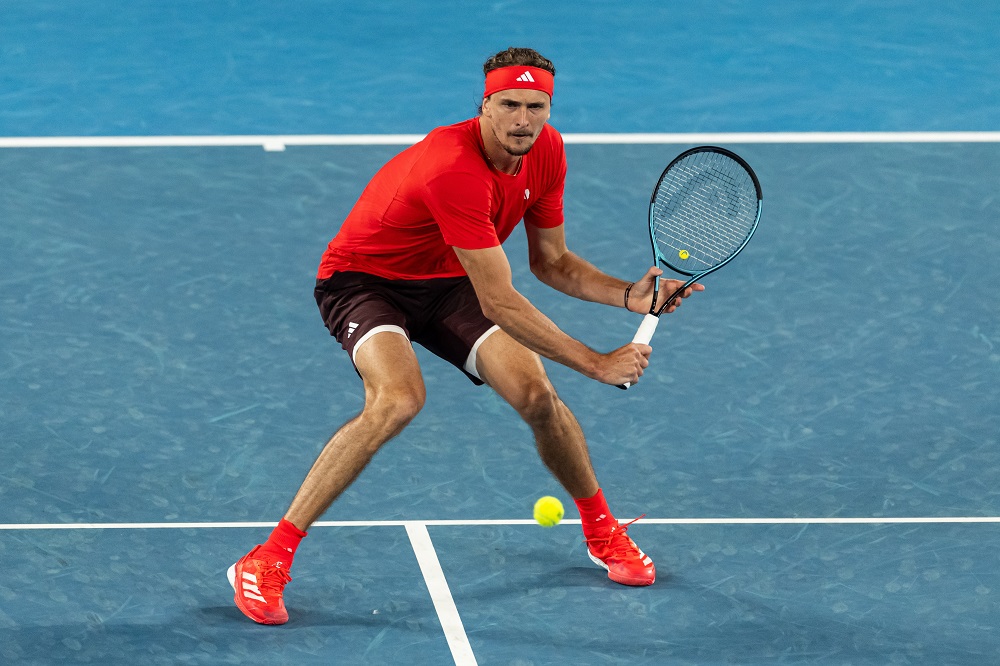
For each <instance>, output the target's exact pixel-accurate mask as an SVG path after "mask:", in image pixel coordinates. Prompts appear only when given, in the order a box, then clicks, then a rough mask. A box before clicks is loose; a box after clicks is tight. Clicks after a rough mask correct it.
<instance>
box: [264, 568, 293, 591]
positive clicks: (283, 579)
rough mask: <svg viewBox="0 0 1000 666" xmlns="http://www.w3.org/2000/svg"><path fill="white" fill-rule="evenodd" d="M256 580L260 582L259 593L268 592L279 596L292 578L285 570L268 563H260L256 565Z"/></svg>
mask: <svg viewBox="0 0 1000 666" xmlns="http://www.w3.org/2000/svg"><path fill="white" fill-rule="evenodd" d="M257 574H258V580H259V581H260V583H259V586H260V591H261V592H262V593H264V592H270V593H272V594H275V595H277V596H279V597H280V596H281V593H282V590H284V588H285V585H287V584H288V583H289V582H290V581H291V580H292V576H291V574H289V573H288V570H287V569H284V568H282V567H281V566H278V565H277V564H271V563H270V562H260V563H259V564H258V565H257Z"/></svg>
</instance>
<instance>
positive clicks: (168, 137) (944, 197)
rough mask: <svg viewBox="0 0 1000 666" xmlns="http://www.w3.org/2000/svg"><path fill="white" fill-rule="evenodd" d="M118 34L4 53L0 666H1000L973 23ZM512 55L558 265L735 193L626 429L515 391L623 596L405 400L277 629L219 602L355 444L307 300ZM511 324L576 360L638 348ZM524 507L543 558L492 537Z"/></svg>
mask: <svg viewBox="0 0 1000 666" xmlns="http://www.w3.org/2000/svg"><path fill="white" fill-rule="evenodd" d="M759 12H760V9H759V8H758V7H756V6H753V5H746V4H745V3H736V2H727V3H721V4H719V3H715V4H713V5H711V6H708V5H701V4H697V3H696V4H689V5H685V6H684V7H670V6H663V5H662V4H661V3H651V2H639V3H632V4H630V5H629V6H628V7H610V6H609V5H607V4H606V3H596V2H583V3H563V2H557V3H551V4H550V5H547V6H545V7H544V8H541V7H540V6H538V5H530V4H526V3H516V2H515V3H509V4H498V5H485V4H484V5H481V6H474V5H469V6H462V5H459V4H453V3H442V4H436V3H427V4H422V3H402V2H387V3H379V4H378V5H374V4H371V5H364V4H361V5H355V6H350V7H347V6H341V5H340V4H339V3H322V2H309V3H262V2H250V3H242V4H232V5H231V4H224V3H213V4H210V5H204V4H203V3H194V2H180V3H172V4H170V5H161V4H159V3H147V2H137V3H131V4H130V5H129V7H128V8H119V7H116V6H114V5H112V4H110V3H107V4H105V3H95V4H93V5H88V6H83V5H77V4H73V3H59V2H51V3H40V4H39V3H34V4H30V5H13V4H11V3H7V4H6V5H5V6H4V14H5V20H4V21H3V22H2V24H0V38H2V40H0V43H2V44H3V47H2V51H0V52H2V53H3V58H2V59H0V81H2V82H3V84H2V87H0V100H3V104H0V174H3V180H2V184H0V265H2V266H3V267H4V270H3V271H2V273H0V312H2V317H0V351H2V353H0V426H2V428H0V433H2V434H0V451H2V452H3V454H4V459H5V461H6V465H5V466H4V468H3V470H0V499H2V503H0V554H2V558H3V561H4V562H5V564H6V570H7V571H8V574H7V577H6V578H5V579H4V580H2V581H0V661H2V662H3V663H11V664H49V663H106V664H133V663H150V664H161V663H162V664H230V663H232V664H328V663H337V664H451V663H454V664H460V665H461V666H468V665H469V664H477V663H478V664H484V665H485V664H508V665H511V666H515V665H516V666H528V665H533V666H539V665H542V664H553V665H559V664H573V663H579V664H626V663H628V664H635V663H638V664H717V663H739V664H761V663H819V664H920V663H926V664H987V663H994V662H997V661H1000V639H998V638H997V636H998V635H1000V574H998V571H1000V554H998V553H1000V495H998V490H997V488H998V487H1000V451H998V444H1000V441H998V440H1000V436H998V433H1000V412H998V409H997V408H998V405H1000V324H998V319H997V314H996V313H997V311H998V306H1000V300H998V297H997V295H996V286H995V285H996V284H997V282H998V280H1000V264H998V263H997V261H996V259H995V258H996V256H997V255H998V254H1000V234H998V231H997V220H998V219H1000V199H998V197H997V186H996V184H997V173H1000V133H998V130H1000V86H998V85H997V83H996V82H997V81H998V80H1000V65H998V63H1000V47H998V46H997V44H996V40H995V34H993V33H995V30H994V29H993V28H992V26H993V25H994V24H995V18H994V16H993V13H994V11H993V8H992V7H991V6H990V5H989V4H983V5H979V6H976V7H973V6H972V5H964V4H963V5H960V6H958V7H954V6H943V5H937V4H932V3H927V2H916V1H909V2H906V1H903V2H896V3H887V4H882V5H879V6H878V7H867V6H864V5H850V6H848V5H843V4H842V3H826V2H820V3H811V4H809V5H802V4H801V3H794V2H777V3H769V4H768V5H767V10H766V11H765V12H764V13H759ZM511 44H516V45H526V46H532V47H533V48H537V49H538V50H539V51H541V52H542V53H543V54H545V55H546V56H547V57H549V58H551V59H552V60H553V61H554V62H555V64H556V67H557V69H558V74H557V77H556V93H555V98H554V100H555V104H554V107H553V116H552V121H551V122H552V124H553V125H554V126H555V127H557V128H558V129H559V130H561V131H562V132H564V134H565V136H566V139H567V157H568V161H569V176H568V180H567V191H566V213H567V236H568V239H569V243H570V246H571V248H572V249H574V250H575V251H576V252H577V253H579V254H580V255H581V256H583V257H584V258H586V259H587V260H589V261H591V262H592V263H594V264H595V265H597V266H598V267H600V268H601V269H602V270H605V271H607V272H609V273H611V274H613V275H618V276H621V277H628V276H632V277H629V279H630V280H631V279H635V278H637V277H638V276H640V275H641V274H642V273H643V272H644V270H645V269H646V267H647V266H648V265H649V262H650V257H649V255H650V250H649V247H648V244H647V243H646V242H644V240H643V239H644V237H643V233H644V225H645V223H646V207H647V202H648V198H649V192H650V190H651V188H652V186H653V185H654V183H655V180H656V177H657V176H658V175H659V173H660V171H661V170H662V169H663V167H664V165H665V164H666V163H667V162H668V161H669V160H670V159H671V158H673V157H674V156H675V155H676V154H678V153H679V152H681V151H682V150H683V149H684V148H686V147H689V146H691V145H696V144H700V143H721V144H723V145H725V147H727V148H730V149H732V150H734V151H736V152H737V153H739V154H740V155H742V156H743V157H744V158H746V160H747V161H748V162H749V163H750V164H752V165H753V166H754V169H755V170H756V172H757V174H758V176H759V177H760V181H761V184H762V186H763V190H764V215H763V219H762V222H761V224H760V228H759V230H758V232H757V234H756V236H755V238H754V240H753V242H752V243H751V244H750V245H749V246H748V247H747V249H746V251H745V252H744V253H743V254H742V255H741V256H740V257H739V258H738V259H737V260H736V261H735V262H734V263H733V264H732V265H731V266H729V267H727V268H726V269H725V270H723V271H720V272H719V273H716V274H713V275H712V276H710V277H709V278H706V281H705V284H706V287H707V290H706V292H705V293H704V294H700V295H698V296H697V297H695V298H692V299H691V300H690V301H689V302H687V303H685V305H684V307H683V308H681V310H680V311H679V312H677V313H676V314H674V315H670V316H669V317H667V318H666V319H665V320H664V321H663V322H662V323H661V325H660V328H659V330H658V332H657V338H656V339H655V340H654V343H653V344H654V353H653V357H652V365H651V367H650V368H649V370H648V371H647V374H646V375H645V376H644V378H643V380H642V382H640V384H639V385H638V386H636V387H634V388H633V389H631V390H629V391H627V392H625V391H618V390H615V389H614V388H612V387H608V386H604V385H599V384H596V383H594V382H591V381H589V380H587V379H585V378H583V377H581V376H580V375H577V374H575V373H573V372H571V371H569V370H567V369H565V368H563V367H561V366H558V365H556V364H551V363H549V364H547V366H546V367H547V369H548V370H549V372H550V375H551V376H552V378H553V381H554V383H555V385H556V387H557V389H558V390H559V392H560V395H561V396H562V398H563V400H564V401H565V402H566V403H567V404H568V405H569V406H570V408H571V409H573V411H574V412H575V413H576V415H577V417H578V418H579V420H580V423H581V425H582V427H583V429H584V431H585V433H586V434H587V436H588V441H589V444H590V448H591V452H592V456H593V458H594V463H595V466H596V469H597V474H598V477H599V478H600V480H601V484H602V487H603V488H604V490H605V493H606V494H607V496H608V499H609V502H610V504H611V507H612V508H613V509H614V510H615V512H616V514H617V515H619V516H620V517H621V518H634V517H637V516H639V515H641V514H645V517H644V518H643V519H642V520H640V521H639V522H638V523H636V524H635V525H634V526H632V527H631V528H630V534H632V535H633V536H634V538H635V539H636V541H637V542H638V543H639V544H640V545H641V547H642V548H643V550H645V551H646V552H647V553H649V554H650V555H651V556H652V557H653V559H654V560H655V561H656V564H657V570H658V572H659V574H660V575H659V578H658V580H657V582H656V584H655V585H653V586H651V587H648V588H641V589H637V588H627V587H623V586H620V585H617V584H615V583H612V582H611V581H609V580H608V579H607V577H606V574H605V572H604V571H603V570H601V569H599V568H597V567H596V566H594V565H592V564H591V563H590V561H589V559H588V557H587V554H586V546H585V544H584V542H583V538H582V535H581V533H580V528H579V521H578V520H576V521H575V522H574V520H573V519H575V518H577V516H576V514H575V510H573V509H572V502H571V500H570V498H569V497H567V496H566V495H565V493H564V491H563V490H562V489H561V488H560V487H559V486H558V484H557V483H556V482H555V481H554V479H552V478H551V476H550V475H549V474H548V472H547V471H546V470H545V468H544V467H543V466H542V464H541V462H540V461H539V460H538V457H537V454H536V453H535V450H534V445H533V443H532V440H531V433H530V430H529V429H528V427H527V426H525V425H524V424H523V423H522V422H521V421H520V419H519V418H518V417H517V415H516V414H515V413H514V412H513V411H512V410H511V409H510V408H509V407H508V406H507V405H506V403H504V402H503V401H502V400H501V399H500V398H498V397H497V396H496V395H494V394H493V393H492V392H490V391H489V390H487V389H485V388H479V389H473V387H472V385H471V384H469V382H468V381H467V380H466V379H465V378H464V377H463V376H462V375H461V373H459V372H457V371H456V370H455V369H454V368H452V367H450V366H449V365H447V364H446V363H444V362H442V361H440V360H438V359H436V358H434V357H433V356H431V355H430V354H428V353H426V352H425V351H423V350H422V349H421V348H419V347H418V348H417V354H418V358H419V360H420V362H421V366H422V369H423V373H424V376H425V381H426V384H427V389H428V397H427V404H426V406H425V408H424V410H423V411H422V412H421V413H420V415H419V416H418V417H417V419H416V420H415V421H414V423H413V424H412V425H411V426H410V427H409V428H408V429H407V430H406V431H405V432H404V433H403V434H402V435H401V436H400V437H399V438H397V439H396V440H394V441H393V442H391V443H389V444H388V445H386V446H385V447H384V448H383V449H382V450H381V451H380V452H379V454H378V455H377V456H376V458H375V460H374V461H373V463H372V464H371V465H370V466H369V467H368V469H366V470H365V472H364V473H363V474H362V475H361V477H360V478H359V480H358V481H357V482H356V483H355V484H354V485H353V486H351V488H350V489H349V490H348V491H347V492H346V493H345V495H344V496H343V497H341V498H340V500H338V502H337V503H335V504H334V506H333V507H332V509H331V510H330V511H329V512H328V513H327V514H326V516H324V521H323V522H321V523H320V524H318V525H316V526H314V528H313V529H312V530H311V531H310V535H309V537H308V538H307V539H306V540H305V541H304V542H303V545H302V547H301V548H300V549H299V555H298V557H297V558H296V564H295V569H294V570H293V576H294V581H293V582H292V583H291V584H290V585H289V586H288V588H287V589H286V593H285V598H286V602H287V604H288V607H289V613H290V615H291V619H290V621H289V623H288V624H287V625H284V626H281V627H264V626H259V625H256V624H254V623H252V622H250V621H249V620H248V619H247V618H245V617H244V616H243V615H242V614H241V613H240V612H239V611H238V610H237V608H236V607H235V605H234V604H233V601H232V590H231V588H230V587H229V584H228V582H227V580H226V569H227V568H228V567H229V565H230V564H232V562H233V561H235V559H236V558H238V557H240V556H241V555H243V554H244V553H245V552H246V551H247V549H248V548H249V547H251V546H252V545H253V544H254V543H258V542H259V541H260V540H262V539H264V538H265V537H266V535H267V533H268V532H269V531H270V528H271V526H273V524H274V523H275V522H277V520H278V519H279V518H280V517H281V515H282V514H283V512H284V511H285V510H286V509H287V507H288V503H289V501H290V500H291V497H292V494H293V493H294V491H295V489H296V488H297V487H298V485H299V483H300V482H301V481H302V478H303V476H304V475H305V473H306V471H307V470H308V468H309V466H310V465H311V463H312V461H313V459H314V458H315V456H316V455H317V454H318V452H319V450H320V448H321V447H322V445H323V443H324V442H325V441H326V439H327V438H328V437H329V435H330V433H332V432H333V431H334V430H335V429H336V428H338V427H339V426H340V425H341V424H342V423H343V422H344V421H345V420H347V419H348V418H351V417H352V416H353V415H354V414H356V413H357V412H358V411H359V410H360V408H361V406H362V400H363V395H362V388H361V383H360V380H359V379H358V378H357V375H356V374H355V373H354V370H353V368H352V367H351V364H350V361H349V359H348V358H347V356H346V355H345V354H344V353H343V352H342V351H341V350H340V349H339V345H338V344H337V343H336V342H335V341H334V340H332V339H331V338H330V336H329V335H328V333H327V331H326V330H325V329H324V327H323V324H322V322H321V321H320V317H319V316H318V313H317V312H316V306H315V303H314V301H313V298H312V293H311V292H312V287H313V281H314V276H315V272H316V266H317V263H318V261H319V258H320V255H321V253H322V251H323V248H324V247H325V245H326V243H327V242H328V241H329V239H330V238H331V237H332V235H333V234H334V233H335V232H336V230H337V228H338V226H339V224H340V222H341V220H342V219H343V217H344V216H345V215H346V213H347V212H348V210H350V207H351V206H352V205H353V203H354V202H355V200H356V199H357V196H358V195H359V193H360V191H361V189H362V188H363V187H364V185H365V184H366V183H367V181H368V179H369V178H370V177H371V175H372V174H373V173H374V172H375V171H376V170H377V169H378V168H379V167H380V166H381V165H382V164H383V163H384V162H385V161H386V160H387V159H389V158H390V157H391V156H392V155H394V154H395V153H397V152H398V151H399V150H401V149H402V147H403V146H405V145H407V143H408V142H409V141H411V140H413V139H412V137H413V136H418V135H420V134H422V133H424V132H426V131H428V130H430V129H431V128H433V127H434V126H436V125H441V124H445V123H451V122H457V121H460V120H462V119H464V118H467V117H470V116H471V115H473V114H474V113H475V105H476V102H477V101H478V100H477V94H480V93H481V88H482V76H481V65H482V62H483V60H485V58H486V57H488V56H489V55H490V54H492V53H494V52H496V51H497V50H500V49H502V48H505V47H506V46H509V45H511ZM505 249H506V252H507V255H508V257H509V258H510V260H511V264H512V268H513V270H514V281H515V286H516V287H517V288H518V289H519V290H520V291H521V292H522V293H524V294H525V295H526V296H527V297H528V298H529V299H530V300H531V301H532V302H533V303H535V304H536V305H537V306H538V307H539V309H541V310H542V311H543V312H545V313H546V314H547V315H549V316H550V317H551V318H552V319H553V320H554V321H555V322H556V323H557V324H558V325H559V326H560V327H561V328H563V329H564V330H565V331H567V332H568V333H570V334H571V335H573V336H574V337H577V338H578V339H580V340H582V341H584V342H585V343H587V344H588V345H590V346H592V347H594V348H596V349H599V350H610V349H613V348H615V347H618V346H620V345H622V344H624V343H625V342H627V341H628V340H630V339H631V337H632V335H633V333H634V332H635V327H636V326H637V324H638V321H639V319H640V317H639V316H637V315H626V314H624V313H623V311H621V310H614V309H610V308H606V307H603V306H598V305H593V304H588V303H582V302H579V301H575V300H572V299H570V298H568V297H565V296H563V295H561V294H558V293H556V292H554V291H552V290H551V289H549V288H547V287H545V286H544V285H542V284H540V283H539V282H537V281H536V280H535V279H534V278H533V277H532V276H531V274H530V272H529V270H528V267H527V257H526V243H525V239H524V235H523V233H521V232H519V231H516V232H515V233H514V235H513V236H512V237H511V239H510V241H509V242H508V243H507V244H506V245H505ZM541 495H556V496H558V497H560V498H561V499H562V500H563V502H564V503H566V504H567V508H568V509H569V514H568V516H567V520H564V521H563V523H562V524H560V525H559V526H557V527H555V528H551V529H544V528H541V527H539V526H538V525H537V524H535V523H534V522H533V521H532V520H531V507H532V504H533V503H534V501H535V499H537V498H538V497H539V496H541Z"/></svg>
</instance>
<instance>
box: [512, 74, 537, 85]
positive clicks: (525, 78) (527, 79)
mask: <svg viewBox="0 0 1000 666" xmlns="http://www.w3.org/2000/svg"><path fill="white" fill-rule="evenodd" d="M515 80H516V81H523V82H524V83H534V82H535V79H534V77H532V76H531V72H525V73H524V74H522V75H521V76H519V77H517V79H515Z"/></svg>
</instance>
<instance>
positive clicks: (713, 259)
mask: <svg viewBox="0 0 1000 666" xmlns="http://www.w3.org/2000/svg"><path fill="white" fill-rule="evenodd" d="M762 199H763V196H762V195H761V189H760V182H759V181H758V180H757V175H756V174H755V173H754V172H753V169H751V168H750V165H749V164H747V163H746V162H745V161H744V160H743V158H741V157H740V156H739V155H737V154H736V153H733V152H731V151H728V150H726V149H724V148H716V147H714V146H701V147H699V148H692V149H691V150H687V151H685V152H683V153H681V154H680V155H678V156H677V157H676V158H675V159H674V161H673V162H671V163H670V164H669V165H668V166H667V168H666V169H664V170H663V173H662V174H661V175H660V179H659V180H658V181H657V183H656V187H654V188H653V194H652V196H651V197H650V199H649V238H650V241H651V242H652V244H653V260H654V265H655V266H657V267H659V266H660V264H664V265H666V266H667V267H668V268H670V269H671V270H673V271H674V272H676V273H680V274H681V275H685V276H688V278H689V279H688V280H687V281H686V282H684V284H683V285H681V286H680V287H678V288H677V289H676V290H675V291H674V292H673V294H671V295H670V296H669V297H668V298H666V299H663V300H661V299H659V298H658V297H659V290H660V280H659V278H657V279H655V280H654V281H653V300H652V304H651V305H650V308H649V314H647V315H646V316H645V317H644V318H643V320H642V323H641V324H640V325H639V330H638V331H636V333H635V337H633V338H632V342H633V343H637V344H643V345H647V344H649V341H650V340H652V338H653V332H654V331H655V330H656V325H657V324H658V323H659V322H660V315H661V314H662V313H663V312H664V310H667V309H668V308H669V307H670V306H671V305H672V304H673V302H674V301H675V300H676V299H677V297H678V295H680V294H683V293H684V290H685V289H687V288H688V287H690V286H691V285H692V284H694V283H695V282H696V281H697V280H699V279H701V278H702V277H704V276H706V275H708V274H709V273H712V272H714V271H717V270H719V269H720V268H722V267H723V266H725V265H726V264H728V263H729V262H730V261H731V260H732V259H733V257H735V256H736V255H737V254H739V253H740V251H741V250H742V249H743V248H744V247H746V245H747V243H748V242H750V238H751V237H752V236H753V233H754V231H756V229H757V223H758V222H760V211H761V201H762ZM630 385H631V384H630V383H625V384H621V385H619V388H622V389H627V388H628V387H629V386H630Z"/></svg>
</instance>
